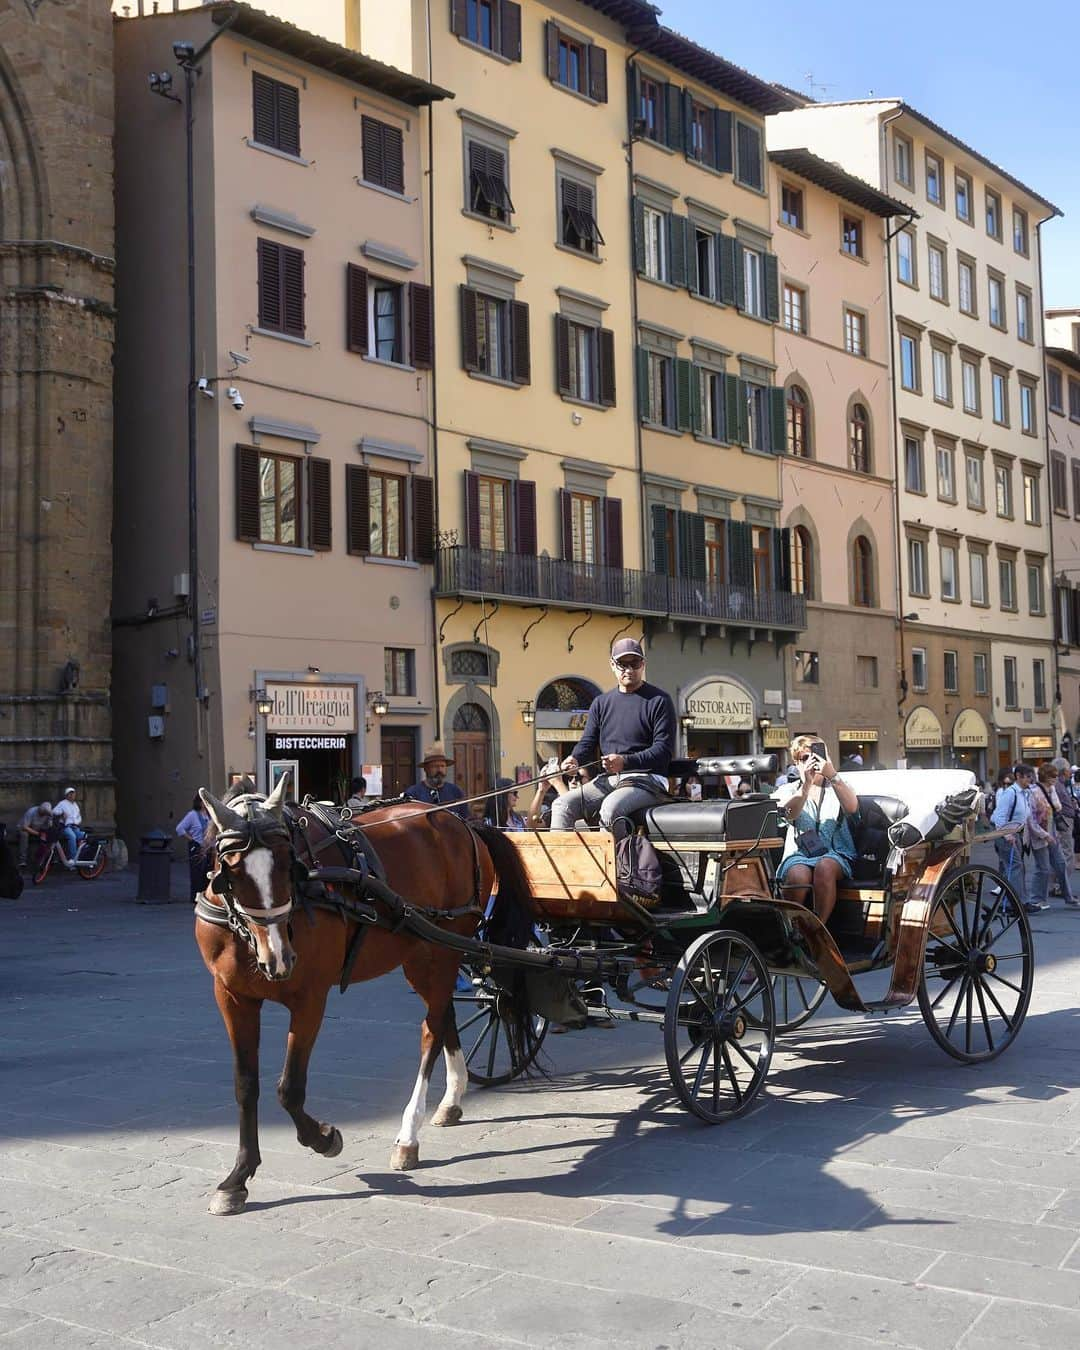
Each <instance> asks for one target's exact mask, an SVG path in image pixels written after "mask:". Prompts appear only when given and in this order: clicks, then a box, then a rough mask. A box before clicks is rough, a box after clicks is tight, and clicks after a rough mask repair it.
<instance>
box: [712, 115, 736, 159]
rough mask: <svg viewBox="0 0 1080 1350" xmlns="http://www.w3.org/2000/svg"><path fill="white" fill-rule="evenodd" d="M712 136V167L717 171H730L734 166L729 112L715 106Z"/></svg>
mask: <svg viewBox="0 0 1080 1350" xmlns="http://www.w3.org/2000/svg"><path fill="white" fill-rule="evenodd" d="M715 118H716V121H715V126H714V136H713V147H714V149H713V168H714V169H716V170H717V172H719V173H731V172H732V170H733V168H734V155H733V153H732V137H731V113H730V112H727V111H726V110H725V109H723V108H717V110H716V113H715Z"/></svg>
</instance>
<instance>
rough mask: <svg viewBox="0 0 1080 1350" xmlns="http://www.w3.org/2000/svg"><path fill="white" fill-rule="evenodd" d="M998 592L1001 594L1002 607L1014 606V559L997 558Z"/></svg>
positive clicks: (1011, 607)
mask: <svg viewBox="0 0 1080 1350" xmlns="http://www.w3.org/2000/svg"><path fill="white" fill-rule="evenodd" d="M998 594H999V595H1000V596H1001V608H1002V609H1015V608H1016V560H1015V558H999V559H998Z"/></svg>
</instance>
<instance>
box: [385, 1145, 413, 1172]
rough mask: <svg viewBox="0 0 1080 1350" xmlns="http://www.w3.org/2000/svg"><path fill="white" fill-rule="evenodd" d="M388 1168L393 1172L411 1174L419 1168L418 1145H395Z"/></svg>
mask: <svg viewBox="0 0 1080 1350" xmlns="http://www.w3.org/2000/svg"><path fill="white" fill-rule="evenodd" d="M390 1166H391V1167H392V1168H393V1169H394V1171H395V1172H411V1171H412V1170H413V1168H414V1167H419V1166H420V1145H419V1144H395V1145H394V1151H393V1153H391V1154H390Z"/></svg>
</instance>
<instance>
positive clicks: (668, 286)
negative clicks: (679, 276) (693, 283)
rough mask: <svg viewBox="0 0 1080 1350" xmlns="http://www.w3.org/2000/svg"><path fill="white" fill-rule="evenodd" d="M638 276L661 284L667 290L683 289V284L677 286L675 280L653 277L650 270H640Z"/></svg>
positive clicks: (652, 282) (658, 284)
mask: <svg viewBox="0 0 1080 1350" xmlns="http://www.w3.org/2000/svg"><path fill="white" fill-rule="evenodd" d="M638 276H639V277H640V278H641V280H642V281H648V282H649V283H650V284H651V285H653V286H659V287H661V289H663V290H665V291H681V290H682V289H683V288H682V287H681V286H676V285H675V283H674V282H673V281H665V280H664V279H663V278H662V277H651V276H649V274H648V272H639V273H638Z"/></svg>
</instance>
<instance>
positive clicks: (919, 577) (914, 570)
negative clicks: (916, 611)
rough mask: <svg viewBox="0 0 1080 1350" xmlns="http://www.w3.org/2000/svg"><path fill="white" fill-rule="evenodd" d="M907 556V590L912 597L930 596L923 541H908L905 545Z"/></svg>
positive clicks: (928, 570)
mask: <svg viewBox="0 0 1080 1350" xmlns="http://www.w3.org/2000/svg"><path fill="white" fill-rule="evenodd" d="M907 556H908V590H909V591H910V592H911V594H912V595H929V594H930V575H929V573H930V569H929V566H928V559H927V554H926V540H925V539H909V540H908V543H907Z"/></svg>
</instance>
